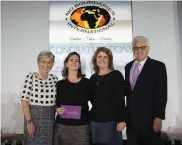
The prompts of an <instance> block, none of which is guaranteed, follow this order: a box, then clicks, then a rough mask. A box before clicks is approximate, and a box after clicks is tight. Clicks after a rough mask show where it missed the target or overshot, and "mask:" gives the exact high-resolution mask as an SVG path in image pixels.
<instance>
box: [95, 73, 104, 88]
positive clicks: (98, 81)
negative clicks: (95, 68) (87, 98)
mask: <svg viewBox="0 0 182 145" xmlns="http://www.w3.org/2000/svg"><path fill="white" fill-rule="evenodd" d="M103 77H104V76H99V75H98V76H97V86H98V85H99V83H100V81H101V80H102V78H103Z"/></svg>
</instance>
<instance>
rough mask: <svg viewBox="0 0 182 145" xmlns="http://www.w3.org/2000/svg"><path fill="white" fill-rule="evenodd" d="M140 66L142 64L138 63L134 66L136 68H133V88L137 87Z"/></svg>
mask: <svg viewBox="0 0 182 145" xmlns="http://www.w3.org/2000/svg"><path fill="white" fill-rule="evenodd" d="M139 66H140V63H136V64H135V67H134V70H133V73H132V77H131V88H132V90H133V88H134V87H135V84H136V81H137V78H138V76H139V73H140V72H139Z"/></svg>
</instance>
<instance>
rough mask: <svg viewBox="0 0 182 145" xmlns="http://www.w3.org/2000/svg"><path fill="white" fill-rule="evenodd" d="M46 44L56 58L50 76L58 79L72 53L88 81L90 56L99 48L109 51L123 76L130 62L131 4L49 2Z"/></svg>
mask: <svg viewBox="0 0 182 145" xmlns="http://www.w3.org/2000/svg"><path fill="white" fill-rule="evenodd" d="M49 41H50V49H51V51H52V52H53V53H54V54H55V56H56V61H55V65H54V68H53V71H52V72H53V73H54V74H56V75H57V76H58V77H59V78H60V79H61V78H62V76H61V71H62V69H63V66H64V65H63V62H64V59H65V57H66V56H67V54H68V53H70V52H72V51H76V52H78V53H79V54H80V55H81V63H82V70H83V72H84V73H85V74H86V77H88V78H89V77H90V76H91V74H93V73H94V72H93V69H92V63H91V59H92V56H93V53H94V51H95V50H96V49H97V47H101V46H104V47H107V48H110V49H111V51H112V53H113V56H114V66H115V69H117V70H120V71H121V72H122V73H123V75H124V66H125V65H126V63H127V62H129V61H131V60H132V59H133V54H132V49H131V41H132V19H131V2H127V1H81V2H78V1H55V2H54V1H51V2H50V33H49Z"/></svg>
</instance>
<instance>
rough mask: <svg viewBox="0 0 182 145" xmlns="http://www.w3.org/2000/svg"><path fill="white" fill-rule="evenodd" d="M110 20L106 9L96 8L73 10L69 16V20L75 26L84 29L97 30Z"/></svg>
mask: <svg viewBox="0 0 182 145" xmlns="http://www.w3.org/2000/svg"><path fill="white" fill-rule="evenodd" d="M110 19H111V16H110V14H109V13H108V11H107V10H106V9H103V8H100V7H98V6H85V7H80V8H78V9H76V10H74V11H73V12H72V14H71V16H70V20H71V21H72V23H74V24H75V25H76V26H78V27H81V28H85V29H97V28H100V27H102V26H105V25H107V24H108V23H109V21H110Z"/></svg>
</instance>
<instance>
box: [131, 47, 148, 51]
mask: <svg viewBox="0 0 182 145" xmlns="http://www.w3.org/2000/svg"><path fill="white" fill-rule="evenodd" d="M147 47H148V48H149V46H140V47H136V46H135V47H133V48H132V49H133V51H139V50H141V51H145V50H146V48H147Z"/></svg>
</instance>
